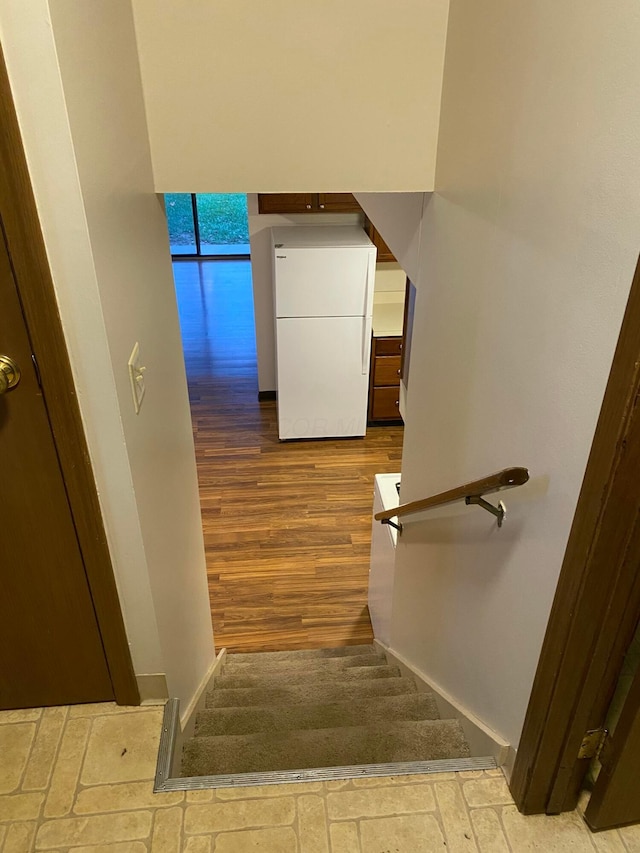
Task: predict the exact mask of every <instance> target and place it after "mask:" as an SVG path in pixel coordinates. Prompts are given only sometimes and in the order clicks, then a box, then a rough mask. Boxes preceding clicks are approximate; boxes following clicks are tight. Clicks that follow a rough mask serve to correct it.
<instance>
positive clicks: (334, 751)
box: [181, 646, 469, 776]
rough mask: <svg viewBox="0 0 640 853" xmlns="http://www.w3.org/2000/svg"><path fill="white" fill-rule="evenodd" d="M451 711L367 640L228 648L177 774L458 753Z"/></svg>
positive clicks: (461, 751) (458, 734) (462, 746)
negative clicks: (442, 710)
mask: <svg viewBox="0 0 640 853" xmlns="http://www.w3.org/2000/svg"><path fill="white" fill-rule="evenodd" d="M468 755H469V747H468V746H467V743H466V741H465V738H464V734H463V732H462V729H461V727H460V724H459V723H458V721H457V720H441V719H440V718H439V715H438V710H437V708H436V703H435V699H434V697H433V695H432V694H429V693H418V691H417V687H416V684H415V682H414V680H413V679H412V678H405V677H403V676H402V675H401V674H400V670H399V669H398V668H397V667H395V666H389V665H388V664H387V661H386V658H385V657H384V655H383V654H381V653H379V652H378V651H377V650H376V649H375V648H374V647H373V646H345V647H344V648H338V649H313V650H305V651H296V652H262V653H259V654H234V655H227V658H226V660H225V664H224V668H223V672H222V675H219V676H217V677H216V679H215V682H214V689H213V690H212V691H211V692H210V693H209V694H208V695H207V703H206V708H205V710H203V711H201V712H200V713H199V714H198V716H197V719H196V728H195V736H194V737H193V738H191V740H189V741H187V742H186V743H185V746H184V750H183V756H182V772H181V775H182V776H210V775H219V774H236V773H263V772H269V771H283V770H303V769H311V768H320V767H344V766H347V765H360V764H382V763H388V762H399V761H402V762H405V761H428V760H434V759H445V758H466V757H468Z"/></svg>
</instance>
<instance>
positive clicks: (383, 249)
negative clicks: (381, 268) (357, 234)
mask: <svg viewBox="0 0 640 853" xmlns="http://www.w3.org/2000/svg"><path fill="white" fill-rule="evenodd" d="M364 230H365V231H366V232H367V236H368V237H369V239H370V240H371V242H372V243H373V245H374V246H375V247H376V249H377V250H378V255H377V258H376V260H377V262H378V263H379V264H383V263H388V262H392V263H397V261H396V258H395V257H394V254H393V252H392V251H391V249H390V248H389V247H388V246H387V244H386V243H385V242H384V240H383V239H382V236H381V234H380V232H379V231H376V227H375V225H374V224H373V222H372V221H371V220H370V219H367V217H366V216H365V218H364Z"/></svg>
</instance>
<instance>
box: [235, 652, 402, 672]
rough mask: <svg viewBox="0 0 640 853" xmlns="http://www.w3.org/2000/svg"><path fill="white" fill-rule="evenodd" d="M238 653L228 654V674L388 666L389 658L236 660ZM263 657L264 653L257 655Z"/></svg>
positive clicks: (375, 655)
mask: <svg viewBox="0 0 640 853" xmlns="http://www.w3.org/2000/svg"><path fill="white" fill-rule="evenodd" d="M236 657H237V655H227V656H226V658H225V661H224V672H225V674H228V675H231V674H233V675H241V674H245V673H247V674H248V673H262V672H265V673H266V672H277V673H279V674H280V675H284V673H285V672H291V671H293V670H302V671H304V672H320V671H325V670H329V671H332V672H335V670H338V669H350V668H351V667H354V666H386V664H387V659H386V657H385V656H384V655H382V654H366V655H343V656H342V657H335V658H331V657H325V658H290V659H288V660H286V661H274V660H266V661H262V660H261V661H258V662H256V661H244V662H243V661H236V660H235V658H236ZM255 657H259V658H261V657H262V655H255Z"/></svg>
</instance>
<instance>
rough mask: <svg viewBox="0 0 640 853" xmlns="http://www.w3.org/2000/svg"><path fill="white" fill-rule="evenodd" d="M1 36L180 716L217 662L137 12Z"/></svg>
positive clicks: (143, 642)
mask: <svg viewBox="0 0 640 853" xmlns="http://www.w3.org/2000/svg"><path fill="white" fill-rule="evenodd" d="M49 6H50V7H51V8H49ZM0 37H1V39H2V43H3V47H4V50H5V53H6V59H7V64H8V69H9V75H10V79H11V84H12V88H13V91H14V97H15V100H16V106H17V110H18V115H19V120H20V124H21V129H22V132H23V137H24V144H25V149H26V152H27V157H28V161H29V167H30V172H31V177H32V181H33V185H34V190H35V193H36V199H37V204H38V210H39V214H40V217H41V222H42V226H43V232H44V237H45V243H46V246H47V252H48V255H49V259H50V264H51V269H52V273H53V277H54V281H55V285H56V292H57V297H58V301H59V306H60V312H61V316H62V320H63V325H64V329H65V335H66V338H67V343H68V347H69V353H70V356H71V360H72V366H73V370H74V376H75V380H76V385H77V390H78V397H79V401H80V406H81V410H82V416H83V419H84V423H85V429H86V432H87V438H88V442H89V449H90V453H91V458H92V463H93V465H94V470H95V475H96V480H97V484H98V490H99V494H100V500H101V504H102V508H103V513H104V518H105V523H106V527H107V533H108V537H109V545H110V549H111V554H112V559H113V563H114V570H115V573H116V581H117V584H118V590H119V594H120V597H121V601H122V606H123V613H124V618H125V624H126V629H127V634H128V637H129V641H130V645H131V651H132V656H133V661H134V668H135V671H136V673H137V674H139V675H140V674H149V673H158V672H161V673H165V674H166V677H167V682H168V686H169V691H170V694H171V695H172V696H179V697H180V698H181V699H182V700H183V701H184V702H185V703H186V702H188V701H189V700H190V699H191V697H192V695H193V693H194V691H195V689H196V687H197V686H198V683H199V681H200V679H201V678H202V676H203V675H204V673H205V671H206V669H207V668H208V666H209V665H210V663H211V661H212V659H213V655H214V649H213V638H212V633H211V617H210V613H209V607H208V593H207V583H206V574H205V563H204V552H203V544H202V530H201V527H200V517H199V505H198V491H197V478H196V470H195V460H194V454H193V442H192V437H191V424H190V419H189V407H188V399H187V393H186V381H185V375H184V362H183V358H182V352H181V342H180V332H179V327H178V322H177V312H176V306H175V296H174V290H173V280H172V275H171V264H170V257H169V250H168V238H167V233H166V227H165V224H164V214H163V211H162V208H161V205H160V203H159V201H158V199H157V197H156V196H155V194H154V189H153V180H152V174H151V163H150V156H149V149H148V139H147V133H146V125H145V116H144V107H143V103H142V93H141V84H140V78H139V72H138V66H137V57H136V43H135V37H134V31H133V18H132V13H131V8H130V2H129V0H96V2H93V3H91V4H89V5H88V4H85V3H82V2H81V0H52V2H51V3H50V4H48V3H47V2H46V0H34V2H32V3H29V4H23V3H22V2H19V0H7V2H6V3H4V4H3V5H2V7H1V8H0ZM54 39H55V40H54ZM36 57H37V61H36V59H35V58H36ZM136 340H137V341H139V342H140V347H141V353H142V359H143V362H144V363H145V364H146V366H147V368H148V371H147V374H146V384H147V392H146V397H145V400H144V404H143V407H142V410H141V412H140V415H139V416H136V415H135V414H134V412H133V406H132V400H131V392H130V389H129V386H128V378H127V359H128V356H129V353H130V351H131V349H132V347H133V344H134V342H135V341H136Z"/></svg>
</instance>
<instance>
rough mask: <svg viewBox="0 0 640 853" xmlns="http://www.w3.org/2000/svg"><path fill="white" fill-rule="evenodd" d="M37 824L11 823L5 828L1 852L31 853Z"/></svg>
mask: <svg viewBox="0 0 640 853" xmlns="http://www.w3.org/2000/svg"><path fill="white" fill-rule="evenodd" d="M37 825H38V824H37V823H12V824H11V826H10V827H9V828H8V829H7V837H6V839H5V842H4V847H3V848H2V853H31V851H32V850H33V842H34V839H35V835H36V827H37Z"/></svg>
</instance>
